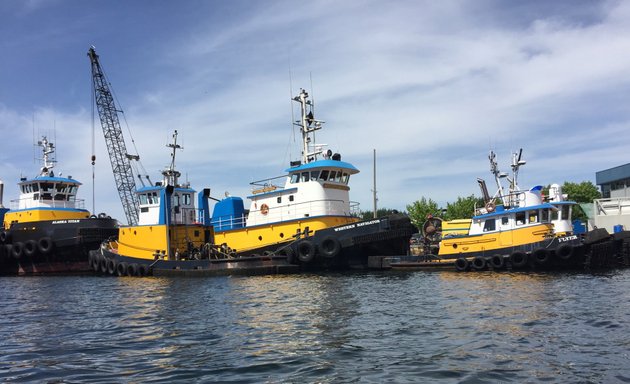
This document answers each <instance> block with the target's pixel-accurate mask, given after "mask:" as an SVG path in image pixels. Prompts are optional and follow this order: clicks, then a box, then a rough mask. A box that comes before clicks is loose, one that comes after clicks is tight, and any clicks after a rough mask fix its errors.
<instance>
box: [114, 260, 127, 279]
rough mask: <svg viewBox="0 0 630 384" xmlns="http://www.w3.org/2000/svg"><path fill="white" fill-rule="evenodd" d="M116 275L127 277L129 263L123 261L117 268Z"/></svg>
mask: <svg viewBox="0 0 630 384" xmlns="http://www.w3.org/2000/svg"><path fill="white" fill-rule="evenodd" d="M116 275H118V276H127V263H125V262H124V261H123V262H122V263H119V264H118V265H117V266H116Z"/></svg>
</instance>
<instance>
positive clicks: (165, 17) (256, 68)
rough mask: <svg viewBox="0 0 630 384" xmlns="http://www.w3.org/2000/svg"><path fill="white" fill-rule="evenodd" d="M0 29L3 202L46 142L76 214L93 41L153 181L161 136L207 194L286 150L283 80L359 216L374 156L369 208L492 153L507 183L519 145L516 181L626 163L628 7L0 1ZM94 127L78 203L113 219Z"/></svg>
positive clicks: (468, 188) (414, 192)
mask: <svg viewBox="0 0 630 384" xmlns="http://www.w3.org/2000/svg"><path fill="white" fill-rule="evenodd" d="M0 36H2V38H1V39H0V49H1V52H2V53H1V55H0V142H1V143H2V144H1V145H0V166H1V168H0V179H2V180H3V181H4V183H5V185H6V187H5V197H4V204H5V205H8V201H9V200H10V199H15V198H17V188H16V187H15V183H16V182H17V181H18V179H19V177H20V176H21V175H24V176H29V177H31V176H34V175H35V174H36V173H37V169H38V166H39V165H38V163H35V162H34V160H33V158H34V154H35V152H34V147H33V136H38V135H39V134H43V133H46V134H49V135H50V136H54V137H55V138H56V145H57V147H58V152H57V160H58V165H57V172H62V173H63V174H66V175H68V174H70V175H72V176H73V177H74V178H76V179H78V180H80V181H82V182H83V183H84V185H83V187H82V190H81V192H80V194H81V197H83V198H84V199H85V200H86V207H87V208H90V209H91V207H92V188H93V187H92V185H93V184H92V167H91V165H90V156H91V154H92V132H93V128H92V127H93V119H92V103H93V101H92V100H93V96H92V95H91V73H90V63H89V59H88V58H87V55H86V52H87V50H88V48H89V47H90V46H91V45H94V46H95V47H96V51H97V53H98V54H99V55H100V60H101V63H102V65H103V67H104V69H105V72H106V75H107V76H108V78H109V80H110V81H111V84H112V86H113V89H114V92H115V94H116V96H117V98H118V101H119V102H120V104H121V105H122V108H123V109H124V111H125V116H126V121H127V123H128V126H129V129H130V130H131V133H132V135H133V138H134V141H135V144H136V147H137V149H138V153H139V154H140V156H141V158H142V164H143V165H144V167H145V169H146V170H147V172H148V173H149V174H150V176H151V177H152V179H153V180H157V179H159V172H160V170H161V169H162V168H163V167H164V166H166V165H167V164H168V162H169V154H168V150H167V148H166V147H165V145H166V143H167V141H168V138H169V136H170V135H171V133H172V131H173V130H175V129H177V130H178V131H179V134H180V139H181V140H182V142H183V145H184V151H183V152H182V153H180V154H179V155H178V160H179V161H178V166H179V169H180V170H181V171H182V173H183V174H185V175H187V177H188V179H189V180H190V181H191V183H192V185H193V187H195V188H196V189H198V190H201V189H202V188H204V187H210V188H211V189H212V195H213V196H217V197H220V196H222V195H223V194H224V192H225V191H229V192H230V193H231V194H232V195H240V196H246V195H247V194H248V193H249V191H250V188H249V182H251V181H254V180H259V179H263V178H266V177H273V176H279V175H282V174H283V170H284V169H285V168H287V165H288V163H289V161H290V160H294V159H296V158H297V157H298V155H299V142H297V141H294V135H293V134H292V129H293V127H292V125H291V105H290V102H289V99H290V96H291V95H296V94H297V92H298V91H299V88H300V87H303V88H306V89H308V90H309V91H310V93H311V94H312V95H313V96H314V99H315V102H316V106H317V108H316V112H317V117H318V118H319V119H322V120H325V121H326V124H325V126H324V130H323V131H322V132H321V133H320V134H319V135H318V140H319V141H320V142H323V143H326V144H329V146H330V148H331V149H332V150H333V151H335V152H340V153H341V154H342V156H343V160H345V161H348V162H351V163H352V164H354V165H355V166H356V167H357V168H359V169H360V170H361V173H359V174H358V175H355V176H354V178H353V179H352V180H351V188H352V189H351V191H350V193H351V199H352V200H354V201H357V202H359V203H361V207H362V208H363V209H364V210H371V209H372V194H371V189H372V151H373V149H376V152H377V190H378V198H379V207H386V208H396V209H405V207H406V205H407V204H409V203H411V202H413V201H415V200H418V199H420V198H421V197H423V196H424V197H427V198H432V199H433V200H436V201H438V202H439V203H440V204H445V203H446V202H448V201H453V200H455V199H456V198H457V197H458V196H468V195H470V194H477V195H478V194H479V192H478V188H477V184H476V178H477V177H483V178H486V180H487V181H488V182H489V185H493V183H491V178H490V176H491V175H490V172H489V164H488V159H487V156H488V152H489V151H490V150H494V151H495V152H496V153H497V155H498V160H499V166H500V168H502V169H503V170H506V171H507V170H508V164H509V159H510V153H511V152H513V151H517V150H518V149H519V148H523V151H524V158H525V159H526V160H527V161H528V163H527V165H526V166H525V167H524V168H522V170H521V172H520V181H521V185H522V186H533V185H536V184H550V183H554V182H556V183H562V182H564V181H573V182H581V181H585V180H590V181H594V180H595V172H596V171H599V170H603V169H607V168H610V167H614V166H617V165H621V164H625V163H628V162H629V161H630V156H629V155H628V152H629V149H630V147H629V143H630V140H629V139H630V102H629V100H628V95H630V2H627V1H626V2H623V1H621V2H620V1H553V2H549V1H527V2H514V1H489V0H475V1H419V0H413V1H367V0H366V1H343V2H340V1H317V0H315V1H308V2H296V1H271V0H269V1H250V0H247V1H244V0H236V1H191V0H183V1H177V2H174V1H117V0H113V1H106V2H104V1H70V0H67V1H56V0H46V1H44V0H30V1H29V0H3V1H0ZM311 88H312V89H311ZM99 124H100V123H99V121H98V117H97V116H96V121H95V125H96V129H95V139H96V140H95V150H96V155H97V164H96V173H95V184H94V186H95V187H94V189H95V191H96V192H95V195H96V199H95V200H96V202H95V204H96V210H97V211H98V212H101V211H104V212H108V213H110V214H112V215H114V216H116V217H118V218H120V219H123V218H124V216H123V214H122V208H121V207H120V203H119V201H118V196H117V192H116V189H115V186H114V179H113V176H112V172H111V167H110V165H109V159H108V156H107V152H106V148H105V142H104V139H103V136H102V132H101V131H100V125H99ZM124 129H125V134H126V135H127V136H126V139H127V146H128V147H132V145H131V143H130V137H129V135H128V131H127V128H126V125H125V126H124ZM34 133H35V134H34Z"/></svg>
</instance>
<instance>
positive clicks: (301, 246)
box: [297, 240, 316, 263]
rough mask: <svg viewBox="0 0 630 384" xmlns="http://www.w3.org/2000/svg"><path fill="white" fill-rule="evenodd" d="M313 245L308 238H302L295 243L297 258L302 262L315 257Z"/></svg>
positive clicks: (309, 260)
mask: <svg viewBox="0 0 630 384" xmlns="http://www.w3.org/2000/svg"><path fill="white" fill-rule="evenodd" d="M315 252H316V249H315V245H314V244H313V242H312V241H310V240H302V241H300V242H299V243H298V245H297V254H298V259H299V260H300V261H301V262H303V263H308V262H311V261H313V259H314V258H315Z"/></svg>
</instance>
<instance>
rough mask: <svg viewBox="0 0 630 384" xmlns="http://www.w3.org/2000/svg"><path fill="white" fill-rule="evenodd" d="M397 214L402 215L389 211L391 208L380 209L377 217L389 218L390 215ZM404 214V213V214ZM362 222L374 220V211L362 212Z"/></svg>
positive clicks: (393, 210)
mask: <svg viewBox="0 0 630 384" xmlns="http://www.w3.org/2000/svg"><path fill="white" fill-rule="evenodd" d="M396 213H401V212H399V211H397V210H395V209H389V208H379V209H377V210H376V217H383V216H388V215H393V214H396ZM402 213H404V212H402ZM360 217H361V220H369V219H373V218H374V211H361V215H360Z"/></svg>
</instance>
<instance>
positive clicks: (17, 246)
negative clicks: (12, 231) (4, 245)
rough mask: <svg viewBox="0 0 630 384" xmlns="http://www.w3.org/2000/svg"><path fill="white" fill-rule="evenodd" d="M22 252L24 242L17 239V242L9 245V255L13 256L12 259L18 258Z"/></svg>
mask: <svg viewBox="0 0 630 384" xmlns="http://www.w3.org/2000/svg"><path fill="white" fill-rule="evenodd" d="M23 253H24V243H22V242H20V241H18V242H17V243H13V246H12V247H11V256H13V258H14V259H16V260H19V259H20V257H22V254H23Z"/></svg>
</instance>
